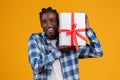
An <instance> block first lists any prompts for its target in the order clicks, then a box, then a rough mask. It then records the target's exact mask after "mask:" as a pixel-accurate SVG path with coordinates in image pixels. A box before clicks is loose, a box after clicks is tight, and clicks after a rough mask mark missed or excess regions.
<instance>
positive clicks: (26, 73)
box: [0, 0, 120, 80]
mask: <svg viewBox="0 0 120 80" xmlns="http://www.w3.org/2000/svg"><path fill="white" fill-rule="evenodd" d="M48 6H52V7H53V8H55V9H57V10H58V12H59V13H60V12H65V11H67V12H85V13H87V15H88V17H89V20H90V24H91V27H92V28H93V29H94V31H95V32H96V34H97V37H98V38H99V40H100V42H101V44H102V47H103V51H104V56H103V57H102V58H97V59H96V58H94V59H82V60H79V67H80V76H81V80H120V51H119V50H120V49H119V48H120V43H119V42H120V38H119V37H120V36H119V34H120V20H119V19H120V1H119V0H1V1H0V80H32V77H33V74H32V70H31V67H30V65H29V62H28V38H29V36H30V34H31V33H33V32H40V31H42V30H41V28H40V22H39V16H38V13H39V11H40V9H41V8H42V7H48Z"/></svg>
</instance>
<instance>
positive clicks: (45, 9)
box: [39, 7, 59, 23]
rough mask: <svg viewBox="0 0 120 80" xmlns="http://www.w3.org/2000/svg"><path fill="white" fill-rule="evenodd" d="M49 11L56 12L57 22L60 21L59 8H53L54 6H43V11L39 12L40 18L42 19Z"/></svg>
mask: <svg viewBox="0 0 120 80" xmlns="http://www.w3.org/2000/svg"><path fill="white" fill-rule="evenodd" d="M48 12H51V13H54V14H55V15H56V18H57V22H58V23H59V20H58V18H59V15H58V12H57V10H55V9H52V7H48V8H42V9H41V12H40V13H39V17H40V19H41V17H42V15H43V14H45V13H48Z"/></svg>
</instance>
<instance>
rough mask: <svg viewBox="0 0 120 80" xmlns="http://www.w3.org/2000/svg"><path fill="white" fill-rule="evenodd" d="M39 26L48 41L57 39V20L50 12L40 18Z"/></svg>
mask: <svg viewBox="0 0 120 80" xmlns="http://www.w3.org/2000/svg"><path fill="white" fill-rule="evenodd" d="M40 20H41V26H42V28H43V31H44V32H45V33H46V35H47V36H48V38H49V39H56V37H58V28H59V24H58V18H57V16H56V15H55V14H54V13H52V12H47V13H44V14H42V16H41V19H40Z"/></svg>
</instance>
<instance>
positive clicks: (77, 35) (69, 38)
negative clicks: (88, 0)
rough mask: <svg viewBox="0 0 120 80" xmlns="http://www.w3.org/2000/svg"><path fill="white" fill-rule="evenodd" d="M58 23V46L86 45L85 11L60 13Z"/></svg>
mask: <svg viewBox="0 0 120 80" xmlns="http://www.w3.org/2000/svg"><path fill="white" fill-rule="evenodd" d="M59 24H60V28H59V46H64V45H69V46H76V50H78V46H80V45H86V41H87V38H86V33H85V31H86V27H85V13H66V12H65V13H60V14H59Z"/></svg>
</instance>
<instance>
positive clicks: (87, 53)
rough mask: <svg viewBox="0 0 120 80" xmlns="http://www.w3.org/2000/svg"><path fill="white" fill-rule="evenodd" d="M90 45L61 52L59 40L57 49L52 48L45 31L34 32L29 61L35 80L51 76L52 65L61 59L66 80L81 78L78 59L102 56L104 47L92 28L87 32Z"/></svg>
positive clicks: (43, 79)
mask: <svg viewBox="0 0 120 80" xmlns="http://www.w3.org/2000/svg"><path fill="white" fill-rule="evenodd" d="M86 34H87V37H88V39H89V41H90V45H88V44H87V45H85V46H80V47H79V50H78V51H76V50H71V51H68V52H66V53H61V51H60V50H59V48H58V47H59V44H58V42H57V44H56V46H57V49H52V47H51V43H50V41H49V39H48V37H47V36H46V35H45V33H36V34H32V35H31V36H30V38H29V61H30V64H31V67H32V70H33V73H34V80H47V79H48V78H49V77H50V76H51V72H52V71H51V66H52V64H53V63H54V61H55V60H57V59H59V60H60V63H61V67H62V74H63V79H64V80H80V77H79V72H78V59H79V58H91V57H101V56H102V55H103V54H102V48H101V45H100V42H99V41H98V39H97V38H96V35H95V33H94V32H93V30H92V29H89V30H88V31H87V32H86Z"/></svg>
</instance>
